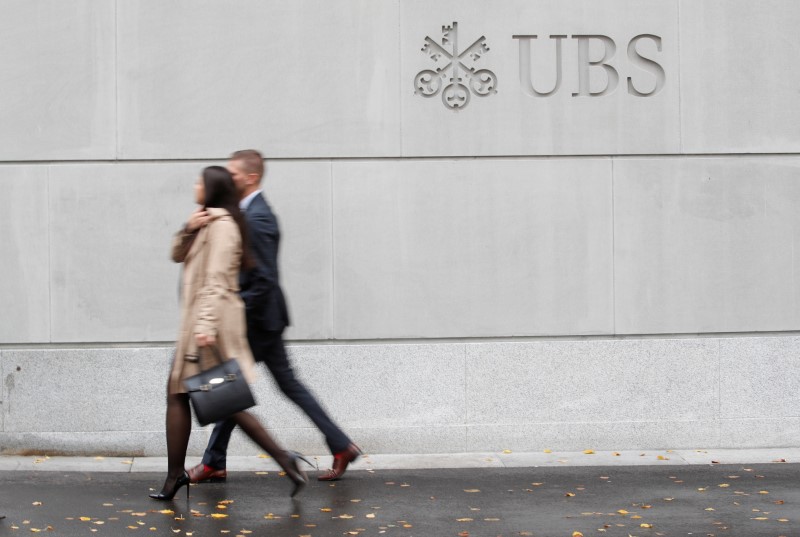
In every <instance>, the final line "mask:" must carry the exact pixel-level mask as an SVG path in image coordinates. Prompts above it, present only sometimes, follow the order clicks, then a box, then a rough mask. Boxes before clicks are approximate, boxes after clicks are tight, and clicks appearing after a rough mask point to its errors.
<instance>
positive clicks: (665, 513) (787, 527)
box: [0, 463, 800, 537]
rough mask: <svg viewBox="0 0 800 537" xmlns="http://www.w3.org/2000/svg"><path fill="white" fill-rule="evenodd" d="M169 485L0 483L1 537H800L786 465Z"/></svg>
mask: <svg viewBox="0 0 800 537" xmlns="http://www.w3.org/2000/svg"><path fill="white" fill-rule="evenodd" d="M310 475H311V476H312V478H313V477H314V476H315V475H316V472H311V473H310ZM163 477H164V474H163V473H150V472H138V473H137V472H128V473H119V472H117V473H113V472H76V471H46V472H42V471H28V470H18V471H4V472H0V480H1V481H0V483H2V484H1V485H0V514H5V515H6V516H7V517H6V519H5V520H0V535H3V534H7V535H13V534H18V535H22V534H25V535H28V534H30V533H40V532H46V533H47V535H51V536H55V535H64V536H73V535H79V536H87V535H89V536H90V535H98V536H100V535H110V536H125V535H137V534H138V535H150V536H173V537H174V536H176V535H179V536H183V535H186V536H189V537H210V536H226V535H227V536H247V535H250V536H277V537H284V536H285V537H300V536H310V537H328V536H331V537H332V536H336V537H339V536H342V535H345V536H347V535H350V536H356V535H361V536H371V535H376V536H377V535H385V536H387V537H410V536H419V537H440V536H442V537H445V536H453V537H456V536H459V537H479V536H481V537H482V536H486V537H496V536H503V537H512V536H535V537H551V536H552V537H555V536H567V537H571V536H573V535H575V532H580V534H582V535H583V536H584V537H588V536H590V535H592V536H594V535H597V536H609V537H611V536H621V537H629V536H633V537H644V536H678V535H697V536H706V537H708V536H715V537H716V536H737V537H761V536H765V537H766V536H770V537H777V536H787V537H789V536H792V537H794V536H800V487H798V484H800V464H794V463H786V464H707V465H669V464H666V465H640V466H567V467H558V466H547V467H519V468H509V467H500V468H461V469H367V470H361V471H352V472H348V474H347V476H346V478H345V479H343V480H342V481H339V482H335V483H321V482H317V481H315V480H313V481H312V482H311V484H310V485H309V486H308V487H307V488H306V489H305V490H304V491H303V492H302V493H301V494H300V496H298V498H296V499H294V500H292V499H290V498H289V497H288V495H289V491H290V489H291V486H290V483H289V481H288V480H287V479H286V478H285V477H281V476H280V475H279V474H278V473H277V472H275V471H273V470H269V471H263V470H262V471H259V472H254V471H247V472H231V474H230V475H229V478H228V481H227V483H216V484H201V485H194V486H192V487H191V488H190V499H189V500H188V502H187V498H186V489H185V488H184V489H181V491H180V492H179V493H178V495H177V496H176V498H175V500H173V501H169V502H157V501H154V500H151V499H150V498H149V497H148V496H147V495H148V493H149V492H153V491H154V490H155V489H157V488H159V487H160V485H161V483H162V480H163Z"/></svg>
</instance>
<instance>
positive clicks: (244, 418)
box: [164, 393, 292, 490]
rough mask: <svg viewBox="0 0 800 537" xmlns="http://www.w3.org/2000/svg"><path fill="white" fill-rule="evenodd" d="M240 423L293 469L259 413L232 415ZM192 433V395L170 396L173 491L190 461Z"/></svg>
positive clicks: (169, 477) (284, 465)
mask: <svg viewBox="0 0 800 537" xmlns="http://www.w3.org/2000/svg"><path fill="white" fill-rule="evenodd" d="M231 419H232V420H234V421H235V422H236V425H238V426H239V427H241V428H242V430H243V431H244V432H245V434H246V435H247V436H249V437H250V440H252V441H253V442H255V443H256V444H258V445H259V446H260V447H261V449H263V450H264V451H266V452H267V453H269V455H270V456H271V457H272V458H273V459H275V462H277V463H278V464H279V465H280V467H281V468H283V469H284V470H288V469H291V468H292V461H291V458H290V457H289V455H288V454H287V453H286V451H284V450H283V448H281V447H280V446H279V445H278V443H277V442H275V440H273V439H272V437H271V436H270V435H269V433H268V432H267V430H266V429H264V427H263V426H262V425H261V423H259V421H258V420H257V419H256V417H255V416H253V415H252V414H250V413H248V412H238V413H236V414H234V415H233V416H231ZM191 432H192V411H191V409H190V408H189V396H188V395H187V394H185V393H176V394H169V395H167V466H168V474H167V480H166V482H165V483H164V490H171V489H172V487H173V486H174V485H175V481H177V479H178V478H179V477H180V476H182V475H183V472H184V471H185V470H184V465H185V463H186V447H187V446H188V445H189V434H190V433H191Z"/></svg>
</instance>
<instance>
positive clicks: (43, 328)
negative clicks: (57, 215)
mask: <svg viewBox="0 0 800 537" xmlns="http://www.w3.org/2000/svg"><path fill="white" fill-rule="evenodd" d="M0 76H2V75H0ZM0 128H2V127H0ZM0 191H2V192H3V195H2V196H0V230H2V231H0V252H2V253H0V296H1V297H3V304H4V305H3V312H4V313H3V315H2V317H1V318H0V343H31V342H39V341H48V340H49V338H50V285H49V281H48V272H49V270H50V237H49V234H48V220H49V218H50V215H49V210H48V209H49V207H48V205H49V204H48V197H47V169H45V168H43V167H33V166H0Z"/></svg>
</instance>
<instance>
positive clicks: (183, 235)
mask: <svg viewBox="0 0 800 537" xmlns="http://www.w3.org/2000/svg"><path fill="white" fill-rule="evenodd" d="M196 236H197V231H195V232H193V233H187V232H186V229H185V228H181V230H180V231H178V232H177V233H176V234H175V237H174V238H173V239H172V260H173V261H175V262H176V263H183V261H184V260H185V259H186V255H187V254H188V253H189V249H191V247H192V242H194V238H195V237H196Z"/></svg>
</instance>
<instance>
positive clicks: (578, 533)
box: [572, 531, 583, 537]
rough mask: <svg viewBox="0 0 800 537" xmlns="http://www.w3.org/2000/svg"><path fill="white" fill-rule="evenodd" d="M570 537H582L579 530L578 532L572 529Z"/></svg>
mask: <svg viewBox="0 0 800 537" xmlns="http://www.w3.org/2000/svg"><path fill="white" fill-rule="evenodd" d="M572 537H583V534H582V533H581V532H579V531H573V532H572Z"/></svg>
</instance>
